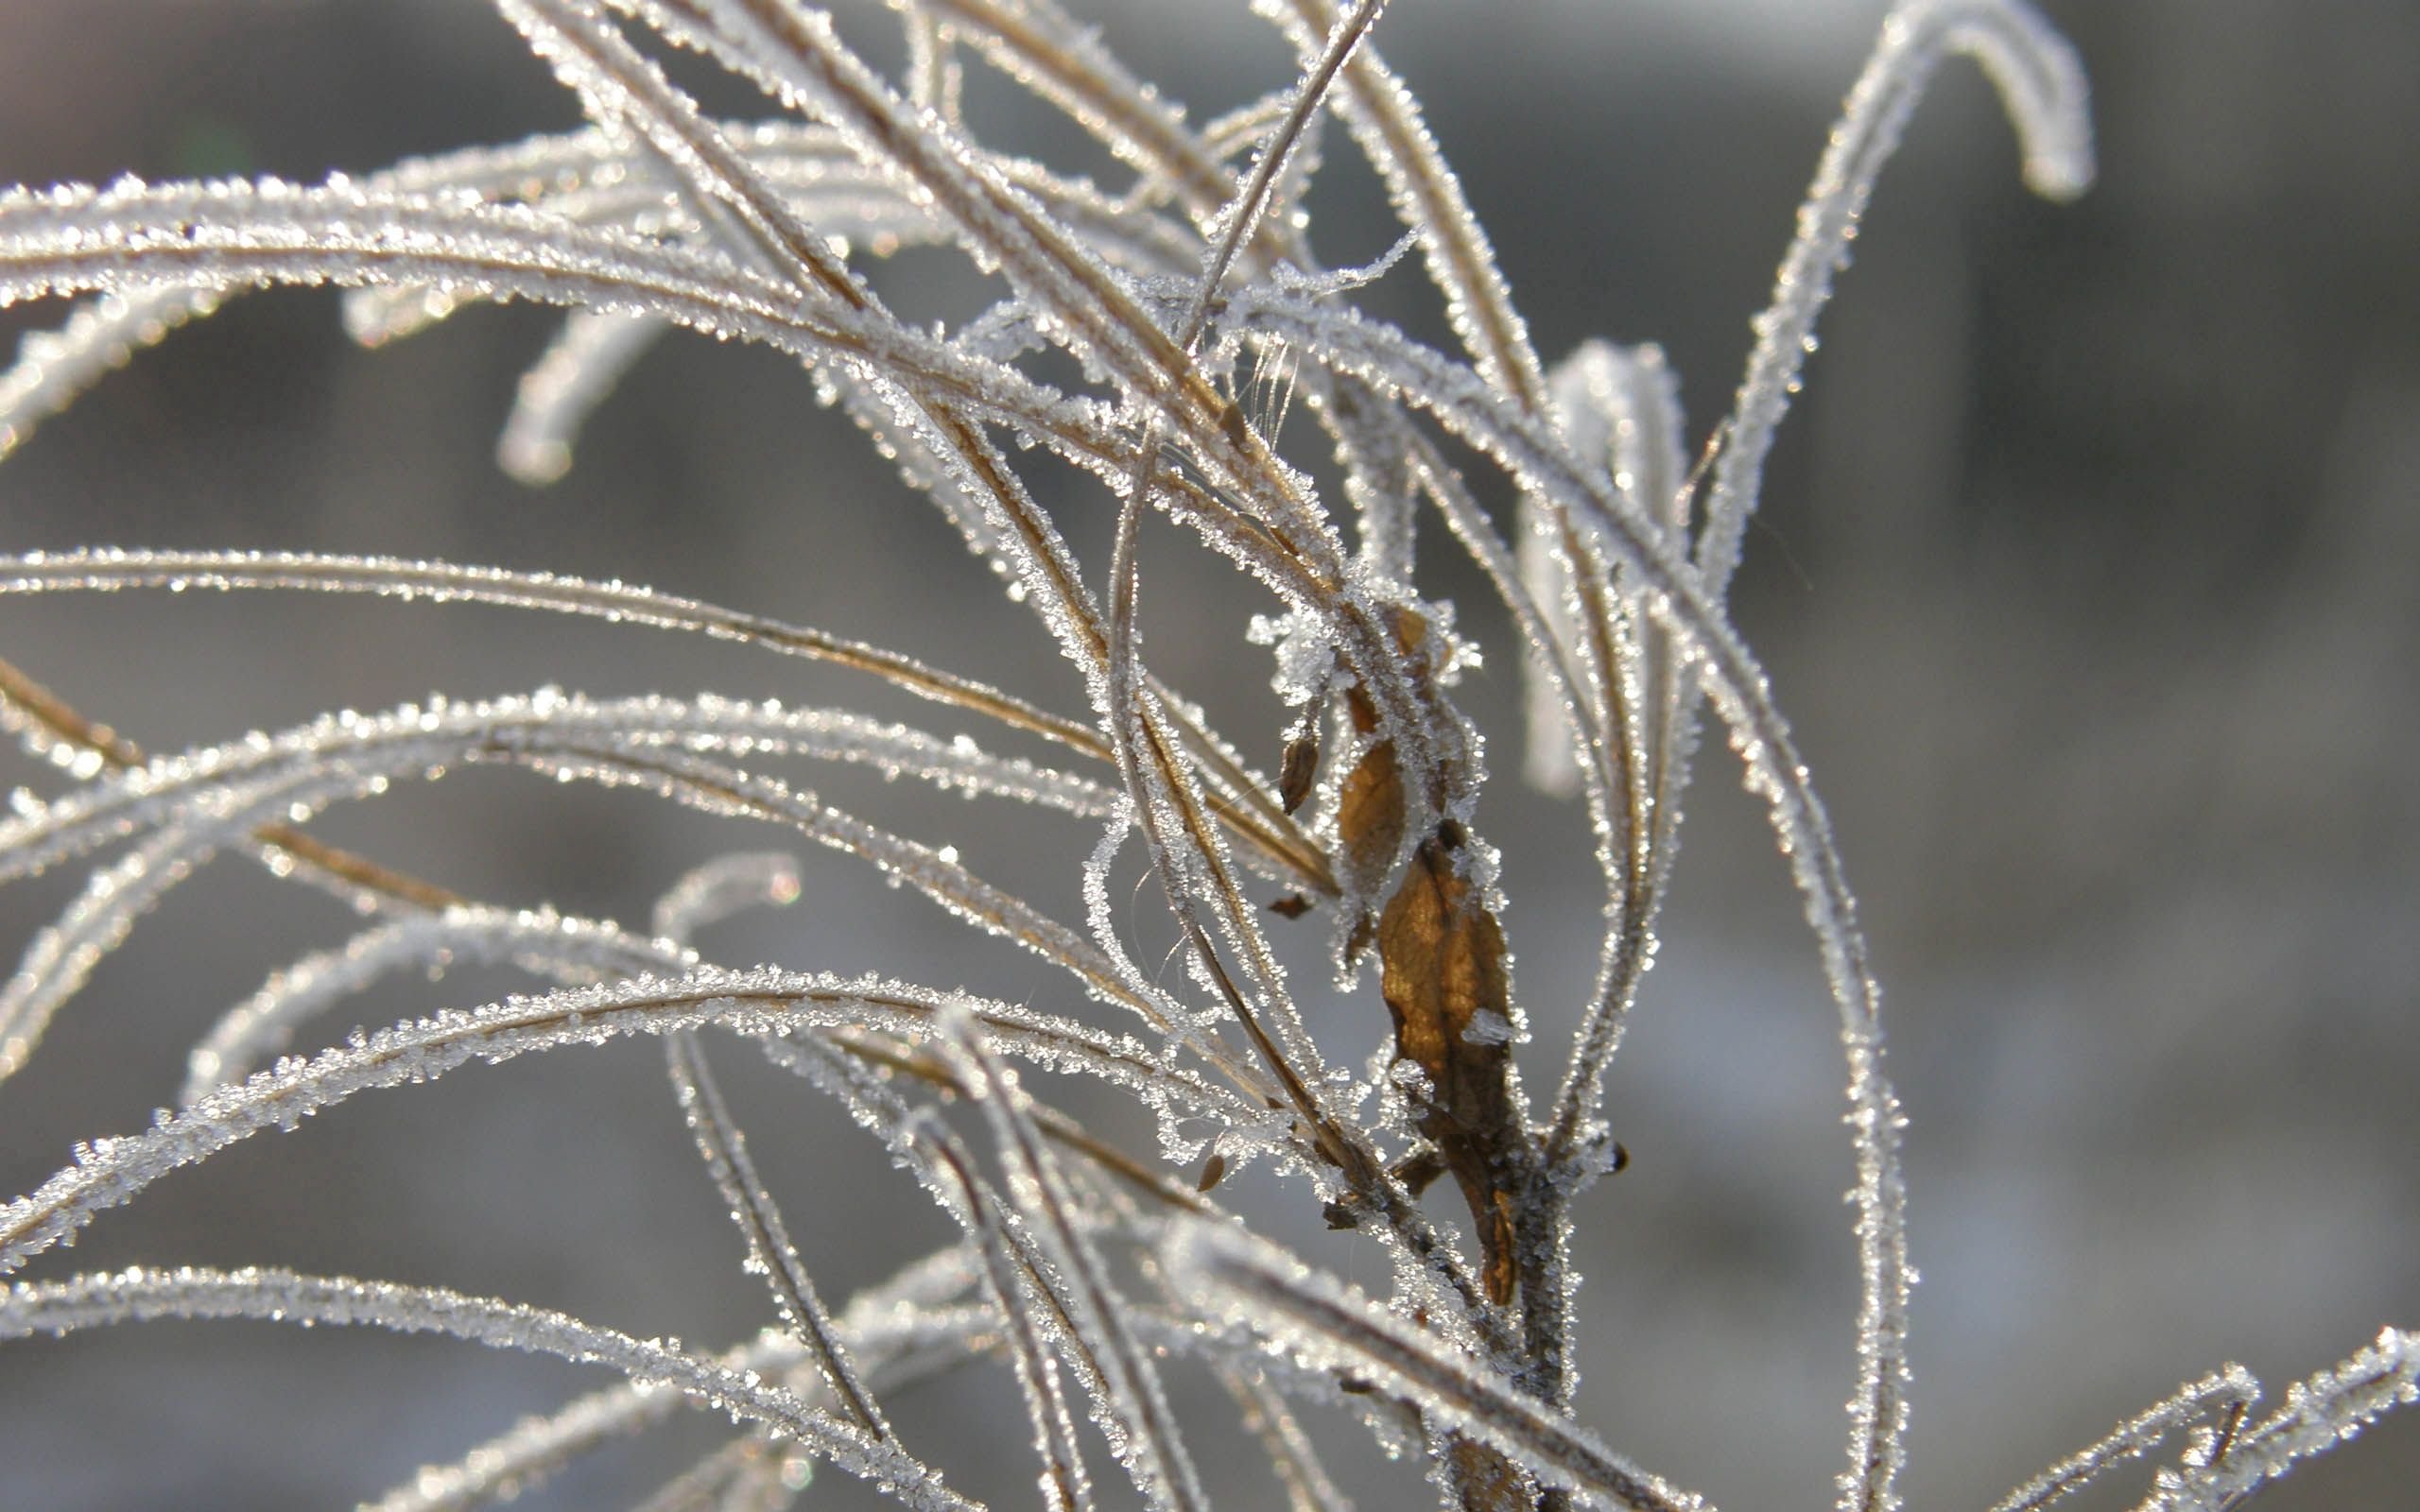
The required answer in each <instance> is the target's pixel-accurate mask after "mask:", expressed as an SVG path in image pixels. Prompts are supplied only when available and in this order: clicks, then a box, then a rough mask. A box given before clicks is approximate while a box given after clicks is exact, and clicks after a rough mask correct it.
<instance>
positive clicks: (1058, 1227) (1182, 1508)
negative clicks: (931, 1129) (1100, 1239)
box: [942, 1016, 1209, 1512]
mask: <svg viewBox="0 0 2420 1512" xmlns="http://www.w3.org/2000/svg"><path fill="white" fill-rule="evenodd" d="M942 1034H943V1036H944V1037H945V1039H944V1041H943V1042H944V1043H945V1044H946V1045H947V1047H948V1052H949V1055H950V1058H951V1059H952V1060H954V1061H955V1062H957V1064H958V1067H959V1082H960V1084H961V1085H963V1086H964V1087H966V1088H967V1089H968V1091H969V1092H970V1094H971V1095H973V1096H974V1097H975V1098H976V1099H977V1101H978V1102H979V1103H980V1104H981V1105H982V1108H983V1111H984V1113H985V1114H986V1115H987V1118H988V1120H989V1122H990V1124H991V1126H992V1133H993V1138H994V1140H996V1141H997V1142H998V1143H999V1146H1000V1151H1001V1158H1002V1160H1003V1161H1004V1163H1005V1164H1006V1165H1007V1168H1008V1173H1009V1192H1010V1194H1011V1198H1012V1199H1013V1201H1014V1204H1015V1209H1016V1211H1017V1213H1018V1215H1019V1216H1020V1217H1021V1218H1022V1219H1023V1220H1024V1223H1025V1226H1026V1228H1027V1229H1028V1231H1029V1232H1030V1233H1031V1234H1032V1235H1033V1236H1034V1237H1035V1239H1036V1240H1037V1241H1039V1246H1040V1248H1041V1250H1042V1251H1043V1253H1044V1254H1046V1256H1047V1257H1048V1258H1049V1260H1050V1263H1051V1264H1052V1265H1053V1266H1054V1267H1055V1268H1056V1270H1057V1272H1058V1274H1059V1276H1060V1277H1061V1278H1062V1280H1063V1282H1064V1290H1063V1292H1062V1293H1061V1295H1060V1298H1059V1299H1060V1301H1061V1302H1062V1303H1063V1305H1064V1306H1065V1308H1066V1310H1067V1320H1068V1322H1069V1324H1070V1325H1071V1326H1072V1327H1073V1329H1074V1330H1075V1332H1076V1334H1077V1336H1078V1337H1079V1338H1080V1339H1081V1340H1082V1341H1083V1343H1084V1345H1085V1348H1086V1351H1087V1353H1088V1354H1089V1356H1090V1358H1091V1359H1092V1361H1093V1363H1094V1365H1095V1366H1097V1367H1098V1370H1099V1371H1100V1376H1101V1384H1102V1391H1101V1393H1100V1395H1099V1396H1098V1398H1097V1404H1098V1406H1099V1407H1100V1408H1102V1409H1103V1417H1102V1420H1101V1422H1100V1427H1101V1429H1102V1431H1103V1432H1104V1433H1105V1434H1107V1435H1109V1440H1110V1448H1111V1450H1112V1452H1115V1454H1116V1456H1117V1460H1118V1463H1119V1464H1121V1465H1122V1466H1124V1467H1125V1468H1126V1471H1127V1473H1128V1475H1129V1476H1130V1477H1132V1480H1133V1482H1134V1486H1135V1488H1136V1489H1137V1490H1139V1491H1141V1492H1142V1493H1143V1495H1144V1499H1145V1500H1146V1502H1148V1503H1150V1505H1152V1506H1153V1507H1167V1508H1172V1509H1175V1512H1206V1509H1207V1508H1208V1506H1209V1503H1208V1502H1207V1501H1206V1500H1205V1499H1204V1497H1203V1495H1202V1492H1201V1481H1200V1478H1199V1477H1198V1476H1197V1475H1196V1474H1195V1472H1194V1469H1193V1461H1192V1458H1191V1456H1190V1455H1188V1454H1187V1453H1186V1452H1185V1448H1184V1438H1183V1437H1182V1435H1180V1434H1179V1433H1178V1431H1177V1425H1176V1418H1175V1416H1174V1415H1173V1414H1172V1413H1171V1412H1170V1411H1169V1408H1168V1401H1167V1391H1166V1390H1165V1389H1164V1388H1163V1387H1162V1386H1161V1384H1160V1376H1159V1371H1158V1369H1157V1368H1156V1367H1155V1366H1153V1365H1152V1364H1151V1361H1150V1356H1149V1355H1148V1354H1147V1353H1146V1352H1145V1351H1144V1350H1143V1349H1142V1348H1141V1346H1140V1345H1139V1344H1138V1343H1137V1342H1136V1340H1135V1338H1134V1336H1133V1333H1132V1329H1131V1328H1130V1327H1129V1325H1128V1323H1127V1320H1126V1312H1127V1304H1126V1302H1125V1300H1124V1299H1123V1298H1122V1297H1119V1296H1118V1294H1117V1292H1116V1291H1115V1288H1114V1287H1113V1286H1112V1285H1111V1284H1110V1280H1109V1275H1108V1269H1107V1267H1106V1265H1105V1264H1104V1263H1102V1260H1101V1256H1100V1252H1099V1251H1098V1249H1097V1248H1096V1247H1095V1246H1094V1245H1093V1242H1092V1240H1091V1239H1090V1238H1089V1237H1088V1236H1087V1235H1086V1234H1085V1233H1084V1232H1083V1230H1082V1229H1080V1227H1079V1226H1078V1224H1077V1222H1076V1220H1075V1216H1074V1214H1075V1212H1076V1211H1077V1205H1076V1202H1075V1199H1074V1197H1073V1195H1072V1194H1070V1192H1069V1190H1068V1186H1067V1182H1066V1178H1065V1177H1064V1176H1063V1175H1062V1174H1061V1172H1060V1170H1059V1167H1058V1162H1057V1161H1056V1160H1054V1159H1053V1158H1052V1157H1051V1154H1050V1152H1049V1150H1048V1148H1047V1147H1046V1145H1045V1144H1044V1143H1043V1139H1042V1132H1041V1130H1040V1129H1038V1128H1036V1127H1035V1126H1034V1123H1033V1117H1032V1114H1031V1113H1030V1111H1029V1108H1028V1102H1027V1098H1026V1094H1025V1091H1024V1090H1023V1089H1022V1088H1021V1087H1020V1086H1019V1085H1018V1083H1017V1078H1016V1076H1015V1074H1012V1073H1011V1072H1008V1071H1006V1070H1005V1069H1004V1068H1002V1067H1001V1066H1000V1065H999V1063H998V1062H996V1061H995V1060H994V1059H993V1058H992V1057H991V1054H990V1052H989V1051H987V1050H986V1049H985V1048H984V1046H983V1042H982V1037H981V1036H980V1034H978V1033H977V1031H976V1028H975V1025H974V1024H973V1023H972V1022H970V1021H968V1020H966V1019H965V1018H964V1017H963V1016H945V1017H944V1018H943V1019H942Z"/></svg>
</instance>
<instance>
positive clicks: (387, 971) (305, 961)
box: [177, 905, 698, 1108]
mask: <svg viewBox="0 0 2420 1512" xmlns="http://www.w3.org/2000/svg"><path fill="white" fill-rule="evenodd" d="M658 933H659V934H662V935H664V936H665V937H666V938H667V939H670V938H674V937H677V936H673V935H672V933H671V932H669V931H659V932H658ZM462 961H473V962H481V963H500V962H512V963H515V964H519V965H523V966H525V967H527V968H528V969H529V970H532V971H539V972H542V973H545V974H554V973H556V972H560V971H575V972H589V973H597V972H604V973H610V974H614V975H631V974H633V973H635V972H638V971H676V972H677V971H686V970H688V969H690V968H692V967H695V966H696V965H697V964H698V960H697V957H696V956H695V955H694V954H689V953H687V952H683V951H676V950H671V949H667V948H666V947H664V946H662V945H658V944H656V943H655V942H653V941H649V940H642V939H636V938H633V937H632V936H629V935H625V934H623V933H622V932H621V931H620V930H619V929H617V928H615V927H614V925H612V924H610V923H601V922H597V921H595V920H591V919H576V918H565V917H564V916H562V915H561V914H557V913H554V912H553V911H551V910H548V909H537V910H530V911H522V912H516V911H511V910H507V909H501V908H485V907H480V906H477V905H466V906H462V907H458V908H449V909H447V910H445V911H444V912H443V913H441V914H423V915H417V916H414V917H410V918H406V919H399V920H397V921H396V922H394V923H392V924H389V925H386V926H384V927H382V928H379V929H374V930H370V931H368V932H366V933H363V934H360V935H356V936H354V937H353V938H352V939H351V940H348V941H347V942H346V943H345V944H344V945H343V947H342V948H340V949H337V950H333V951H320V952H317V953H315V954H310V955H306V956H304V957H302V959H301V960H299V961H296V962H295V963H294V964H293V965H291V966H289V967H286V968H285V970H283V971H278V972H276V973H275V974H274V975H272V976H271V977H270V978H269V979H268V981H267V982H265V983H263V984H262V986H261V988H260V990H259V991H257V992H255V993H253V994H252V995H251V997H250V998H248V999H246V1000H245V1001H244V1002H242V1003H240V1004H238V1005H235V1006H234V1007H233V1008H231V1009H229V1010H228V1012H227V1013H226V1015H225V1016H224V1017H222V1018H221V1019H220V1020H219V1021H218V1022H217V1023H216V1024H215V1025H213V1026H212V1027H211V1030H210V1032H209V1033H208V1034H207V1035H205V1036H203V1037H202V1039H201V1040H200V1042H199V1043H198V1044H196V1045H195V1046H194V1048H193V1051H192V1053H191V1054H189V1055H188V1056H187V1057H185V1084H184V1089H183V1091H181V1092H180V1093H179V1094H178V1099H177V1100H178V1102H179V1104H180V1105H181V1106H183V1107H188V1108H189V1107H191V1106H193V1105H194V1104H195V1103H197V1102H199V1101H200V1100H201V1099H202V1098H204V1097H206V1096H208V1095H209V1094H210V1093H211V1092H212V1091H216V1089H218V1088H219V1087H221V1086H224V1085H226V1084H228V1083H231V1082H235V1081H240V1080H242V1079H243V1078H244V1077H246V1076H249V1075H251V1073H252V1071H253V1070H254V1069H255V1068H256V1067H258V1066H259V1065H260V1063H261V1062H262V1061H264V1060H266V1059H268V1057H271V1056H274V1055H277V1054H279V1053H281V1052H283V1051H284V1050H285V1048H286V1046H288V1045H289V1044H291V1043H292V1042H293V1040H294V1034H295V1031H296V1030H297V1029H298V1028H300V1027H301V1026H302V1024H304V1023H305V1022H309V1021H310V1020H312V1019H313V1018H316V1017H318V1016H319V1015H320V1014H321V1013H323V1012H325V1011H327V1009H329V1008H330V1007H332V1006H333V1005H336V1004H337V1003H339V1002H341V1001H343V1000H344V999H345V998H348V997H351V996H353V995H354V994H355V993H358V992H360V991H361V990H363V989H364V988H367V987H369V986H370V984H371V983H372V982H374V981H376V980H377V979H378V978H380V977H382V976H388V975H391V974H393V973H394V972H396V971H404V970H406V969H409V968H414V967H419V968H425V969H429V970H432V971H433V970H437V969H441V968H443V967H446V966H450V965H454V964H458V963H459V962H462Z"/></svg>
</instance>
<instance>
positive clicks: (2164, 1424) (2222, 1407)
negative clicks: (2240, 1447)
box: [1992, 1365, 2260, 1512]
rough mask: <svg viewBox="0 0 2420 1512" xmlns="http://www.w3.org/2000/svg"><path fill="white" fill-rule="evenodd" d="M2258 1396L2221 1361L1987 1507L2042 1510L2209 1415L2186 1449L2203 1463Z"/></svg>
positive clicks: (2248, 1378) (2239, 1369) (2247, 1378)
mask: <svg viewBox="0 0 2420 1512" xmlns="http://www.w3.org/2000/svg"><path fill="white" fill-rule="evenodd" d="M2259 1400H2260V1383H2258V1382H2256V1381H2255V1380H2253V1379H2252V1372H2251V1371H2249V1370H2246V1369H2245V1368H2244V1367H2243V1366H2239V1365H2224V1366H2220V1367H2219V1368H2218V1369H2216V1370H2214V1371H2212V1372H2211V1373H2210V1374H2208V1375H2206V1376H2204V1377H2203V1378H2202V1379H2201V1380H2199V1381H2194V1382H2188V1383H2186V1384H2185V1385H2183V1386H2180V1387H2179V1388H2177V1392H2176V1394H2175V1395H2174V1396H2172V1397H2169V1399H2168V1400H2165V1401H2161V1402H2158V1403H2156V1404H2155V1405H2153V1406H2152V1407H2151V1408H2149V1409H2148V1410H2146V1411H2144V1412H2142V1413H2140V1414H2137V1415H2136V1416H2135V1417H2131V1418H2129V1419H2127V1420H2126V1421H2125V1422H2122V1423H2119V1424H2118V1426H2117V1427H2116V1428H2114V1429H2112V1430H2111V1431H2110V1433H2109V1435H2108V1436H2107V1437H2105V1438H2103V1439H2101V1440H2100V1442H2099V1443H2097V1444H2094V1445H2093V1446H2092V1447H2090V1448H2089V1449H2085V1450H2082V1451H2080V1452H2077V1453H2074V1454H2071V1455H2069V1456H2068V1457H2067V1458H2066V1459H2063V1460H2061V1461H2060V1462H2059V1463H2058V1464H2056V1465H2053V1466H2051V1467H2050V1468H2049V1469H2047V1470H2044V1471H2043V1472H2042V1473H2041V1474H2039V1475H2037V1476H2035V1477H2034V1478H2033V1479H2031V1480H2030V1481H2028V1482H2026V1483H2025V1484H2024V1485H2023V1486H2018V1487H2017V1488H2016V1489H2015V1490H2014V1491H2011V1492H2010V1493H2009V1494H2008V1495H2007V1496H2005V1497H2003V1498H2001V1499H2000V1501H1999V1502H1998V1503H1997V1504H1996V1505H1995V1506H1994V1507H1993V1508H1992V1512H2041V1509H2042V1508H2045V1507H2048V1506H2052V1505H2055V1504H2056V1503H2060V1502H2062V1501H2065V1500H2066V1498H2067V1497H2069V1496H2070V1495H2073V1494H2074V1493H2075V1492H2077V1491H2080V1490H2082V1489H2083V1488H2084V1487H2085V1486H2089V1485H2091V1484H2092V1483H2093V1482H2094V1481H2097V1480H2099V1479H2100V1477H2101V1476H2102V1475H2105V1474H2107V1473H2108V1472H2109V1471H2110V1470H2112V1469H2116V1468H2118V1466H2120V1465H2123V1464H2125V1463H2127V1462H2128V1461H2130V1460H2134V1459H2139V1458H2140V1457H2142V1456H2143V1455H2144V1454H2146V1453H2149V1452H2151V1451H2152V1449H2155V1448H2157V1447H2158V1446H2159V1444H2160V1443H2161V1441H2163V1440H2164V1439H2166V1438H2167V1437H2168V1436H2169V1435H2171V1434H2173V1433H2175V1432H2176V1431H2177V1430H2178V1429H2180V1428H2184V1427H2186V1426H2187V1425H2189V1424H2193V1423H2196V1422H2200V1421H2201V1420H2202V1419H2204V1418H2208V1419H2211V1422H2210V1425H2209V1426H2207V1427H2204V1428H2202V1429H2200V1430H2198V1431H2197V1432H2196V1435H2195V1440H2196V1441H2195V1443H2194V1445H2193V1447H2192V1451H2191V1452H2192V1453H2193V1454H2194V1455H2195V1457H2197V1458H2199V1459H2201V1460H2202V1461H2203V1462H2204V1463H2205V1464H2206V1463H2207V1461H2208V1458H2209V1455H2210V1453H2211V1452H2213V1451H2215V1450H2217V1449H2219V1448H2220V1447H2221V1443H2220V1439H2221V1435H2223V1436H2224V1437H2225V1438H2227V1439H2232V1438H2233V1437H2234V1435H2235V1432H2236V1430H2237V1429H2238V1428H2239V1427H2240V1426H2241V1424H2242V1422H2243V1418H2244V1415H2245V1414H2247V1413H2249V1412H2250V1411H2251V1410H2252V1408H2253V1406H2254V1405H2255V1404H2256V1403H2257V1402H2258V1401H2259Z"/></svg>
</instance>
